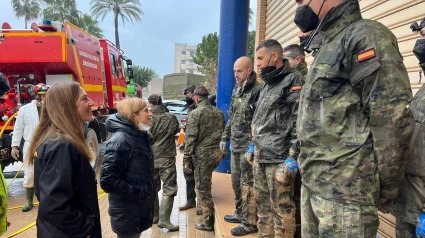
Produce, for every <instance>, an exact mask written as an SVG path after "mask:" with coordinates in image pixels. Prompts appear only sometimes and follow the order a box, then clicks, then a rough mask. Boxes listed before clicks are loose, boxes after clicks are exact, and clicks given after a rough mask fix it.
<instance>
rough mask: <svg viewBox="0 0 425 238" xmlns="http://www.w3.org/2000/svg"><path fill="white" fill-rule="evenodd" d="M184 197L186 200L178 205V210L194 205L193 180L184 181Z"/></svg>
mask: <svg viewBox="0 0 425 238" xmlns="http://www.w3.org/2000/svg"><path fill="white" fill-rule="evenodd" d="M186 197H187V202H186V203H185V204H184V205H183V206H181V207H179V210H180V211H184V210H188V209H191V208H194V207H196V193H195V181H186Z"/></svg>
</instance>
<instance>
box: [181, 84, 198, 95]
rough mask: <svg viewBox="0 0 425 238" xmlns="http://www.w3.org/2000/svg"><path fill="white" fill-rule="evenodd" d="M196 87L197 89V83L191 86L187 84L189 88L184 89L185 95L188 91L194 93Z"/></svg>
mask: <svg viewBox="0 0 425 238" xmlns="http://www.w3.org/2000/svg"><path fill="white" fill-rule="evenodd" d="M195 89H196V86H195V85H189V86H187V88H185V89H184V90H183V95H186V94H187V93H192V94H193V93H194V92H195Z"/></svg>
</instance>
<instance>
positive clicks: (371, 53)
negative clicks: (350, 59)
mask: <svg viewBox="0 0 425 238" xmlns="http://www.w3.org/2000/svg"><path fill="white" fill-rule="evenodd" d="M373 57H375V49H374V48H372V49H368V50H366V51H363V52H361V53H359V54H357V60H358V62H362V61H365V60H367V59H370V58H373Z"/></svg>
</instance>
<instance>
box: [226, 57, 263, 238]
mask: <svg viewBox="0 0 425 238" xmlns="http://www.w3.org/2000/svg"><path fill="white" fill-rule="evenodd" d="M233 71H234V73H235V78H236V86H235V88H234V89H233V93H232V102H231V103H230V109H229V120H228V122H227V125H226V129H225V130H224V133H223V136H222V137H221V142H220V149H221V150H222V151H223V152H225V146H226V143H227V141H229V140H230V150H231V152H232V154H231V171H232V185H233V191H234V192H235V205H236V211H235V213H234V215H226V216H224V220H226V221H227V222H233V223H241V225H240V226H237V227H235V228H233V229H232V235H234V236H243V235H246V234H250V233H255V232H257V209H256V205H255V199H254V194H253V192H254V191H253V189H254V188H253V176H252V165H251V164H250V163H248V161H247V160H246V159H245V158H244V157H245V152H246V151H247V149H248V147H249V144H250V143H252V138H251V121H252V117H253V116H254V111H255V104H256V102H257V99H258V94H259V92H260V89H261V84H260V83H259V82H257V74H256V73H255V72H254V71H253V70H252V61H251V59H250V58H249V57H246V56H243V57H241V58H239V59H238V60H236V62H235V64H234V68H233Z"/></svg>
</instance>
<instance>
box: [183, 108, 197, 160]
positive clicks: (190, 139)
mask: <svg viewBox="0 0 425 238" xmlns="http://www.w3.org/2000/svg"><path fill="white" fill-rule="evenodd" d="M196 114H197V113H196V112H191V113H190V115H189V118H188V120H187V125H186V133H185V136H184V137H185V138H184V145H185V147H184V156H192V155H193V154H194V152H195V147H196V141H197V140H198V134H199V123H198V118H197V116H196Z"/></svg>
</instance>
